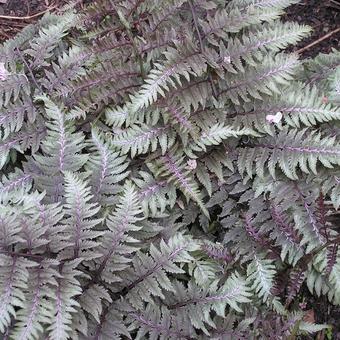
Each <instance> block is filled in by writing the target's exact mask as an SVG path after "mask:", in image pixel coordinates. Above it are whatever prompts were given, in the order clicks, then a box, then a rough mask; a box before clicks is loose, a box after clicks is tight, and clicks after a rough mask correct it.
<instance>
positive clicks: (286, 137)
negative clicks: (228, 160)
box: [238, 129, 340, 179]
mask: <svg viewBox="0 0 340 340" xmlns="http://www.w3.org/2000/svg"><path fill="white" fill-rule="evenodd" d="M339 155H340V149H339V148H338V145H337V143H336V140H335V138H334V137H323V136H322V135H321V134H316V133H314V132H309V131H308V130H307V129H303V130H300V131H298V130H283V131H281V132H279V133H278V135H276V136H275V137H268V138H263V140H262V141H261V143H260V144H258V145H256V144H255V145H254V146H253V147H251V148H250V147H246V148H244V149H242V150H240V154H239V159H238V167H239V170H240V172H241V173H242V174H244V173H245V172H246V173H247V174H248V175H249V176H252V174H253V170H254V168H255V169H256V172H257V174H258V175H259V176H261V177H263V176H264V169H265V168H264V167H265V166H267V167H268V170H269V173H270V175H271V176H272V177H274V178H275V177H276V171H275V170H276V167H277V166H279V167H280V169H281V170H282V171H283V173H284V174H285V175H286V176H287V177H288V178H291V179H298V178H299V176H298V173H297V171H298V170H301V171H302V172H304V173H310V172H313V173H314V174H316V173H317V165H318V163H321V164H322V165H323V166H324V167H327V168H332V167H333V165H338V164H339ZM254 163H255V167H254Z"/></svg>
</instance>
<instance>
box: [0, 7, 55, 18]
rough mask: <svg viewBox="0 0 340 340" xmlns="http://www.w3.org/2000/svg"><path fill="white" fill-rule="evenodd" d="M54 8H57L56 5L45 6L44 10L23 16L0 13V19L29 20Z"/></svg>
mask: <svg viewBox="0 0 340 340" xmlns="http://www.w3.org/2000/svg"><path fill="white" fill-rule="evenodd" d="M55 8H57V5H54V6H51V7H48V8H46V9H45V10H44V11H41V12H39V13H35V14H33V15H28V16H25V17H16V16H11V15H0V19H8V20H29V19H33V18H36V17H39V16H41V15H43V14H45V13H46V12H48V11H51V10H52V9H55Z"/></svg>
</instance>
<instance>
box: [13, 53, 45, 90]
mask: <svg viewBox="0 0 340 340" xmlns="http://www.w3.org/2000/svg"><path fill="white" fill-rule="evenodd" d="M16 50H17V52H18V54H19V57H20V59H21V60H22V62H23V63H24V65H25V66H26V67H27V70H28V72H29V74H30V76H31V78H32V80H33V82H34V84H35V86H36V87H37V88H38V89H39V91H40V92H41V93H43V90H42V88H41V87H40V85H39V84H38V82H37V80H36V79H35V77H34V74H33V72H32V69H31V67H30V66H29V65H28V63H27V61H26V59H25V58H24V56H23V54H22V53H21V51H20V49H19V48H16Z"/></svg>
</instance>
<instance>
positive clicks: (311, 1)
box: [283, 0, 340, 58]
mask: <svg viewBox="0 0 340 340" xmlns="http://www.w3.org/2000/svg"><path fill="white" fill-rule="evenodd" d="M286 13H287V14H286V15H285V16H284V17H283V20H287V21H295V22H298V23H301V24H305V25H309V26H311V27H312V29H313V32H312V34H311V36H310V37H309V38H307V39H304V40H303V41H301V42H300V43H299V44H298V45H296V46H294V47H293V48H291V49H290V50H291V51H298V50H300V49H302V48H304V47H305V46H307V45H309V44H311V43H313V42H315V41H317V40H318V39H320V38H322V37H324V36H325V35H327V34H328V33H330V32H332V31H335V30H336V29H339V28H340V0H303V1H301V2H300V3H299V4H296V5H292V6H290V7H288V9H287V10H286ZM332 47H334V48H337V49H339V48H340V31H338V32H337V33H335V34H333V35H331V36H330V37H328V38H327V39H324V40H322V41H320V42H318V44H316V45H314V46H312V47H310V48H308V49H306V50H305V51H304V52H302V53H301V55H302V57H304V58H309V57H314V56H316V55H317V54H319V53H320V52H322V53H329V52H330V51H331V49H332Z"/></svg>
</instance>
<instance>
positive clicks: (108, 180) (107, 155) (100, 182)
mask: <svg viewBox="0 0 340 340" xmlns="http://www.w3.org/2000/svg"><path fill="white" fill-rule="evenodd" d="M92 143H93V148H92V150H93V152H92V154H91V157H90V159H89V162H88V163H87V164H86V170H88V171H89V172H90V173H91V177H90V181H89V184H90V186H91V191H92V193H93V195H94V199H95V200H96V201H97V202H99V203H102V204H108V203H110V201H112V199H110V196H112V194H113V193H114V192H118V191H119V190H120V189H119V184H118V183H119V182H121V181H122V180H124V179H125V178H126V177H127V176H128V174H129V171H128V170H127V168H128V165H129V163H128V162H127V160H126V157H125V156H123V157H120V156H119V154H118V152H115V151H114V149H113V146H112V145H111V144H110V143H109V142H106V141H105V139H104V138H103V135H102V134H101V133H99V131H98V130H97V129H96V128H92Z"/></svg>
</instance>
